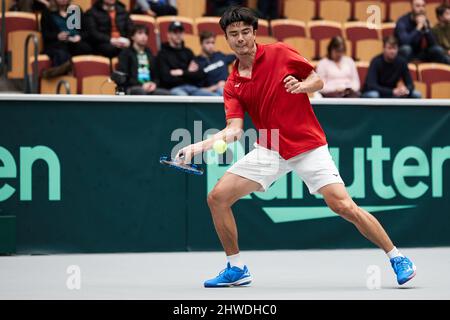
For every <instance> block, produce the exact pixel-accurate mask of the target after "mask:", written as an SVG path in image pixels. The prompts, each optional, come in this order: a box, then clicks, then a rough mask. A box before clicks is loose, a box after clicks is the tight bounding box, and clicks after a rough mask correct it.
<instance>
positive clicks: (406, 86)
mask: <svg viewBox="0 0 450 320" xmlns="http://www.w3.org/2000/svg"><path fill="white" fill-rule="evenodd" d="M400 80H403V84H401V85H399V81H400ZM362 96H363V98H420V92H418V91H416V90H414V83H413V80H412V78H411V75H410V73H409V70H408V63H407V62H406V60H405V59H404V58H403V57H401V56H399V55H398V41H397V39H396V38H395V37H394V36H388V37H386V38H385V39H384V40H383V53H382V54H380V55H378V56H376V57H375V58H373V59H372V61H371V62H370V66H369V71H368V72H367V77H366V82H365V84H364V89H363V95H362Z"/></svg>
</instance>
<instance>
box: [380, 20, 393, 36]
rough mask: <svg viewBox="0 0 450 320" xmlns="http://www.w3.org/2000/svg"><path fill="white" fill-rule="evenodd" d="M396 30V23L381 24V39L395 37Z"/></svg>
mask: <svg viewBox="0 0 450 320" xmlns="http://www.w3.org/2000/svg"><path fill="white" fill-rule="evenodd" d="M394 30H395V22H385V23H382V24H381V39H384V38H385V37H387V36H393V35H394Z"/></svg>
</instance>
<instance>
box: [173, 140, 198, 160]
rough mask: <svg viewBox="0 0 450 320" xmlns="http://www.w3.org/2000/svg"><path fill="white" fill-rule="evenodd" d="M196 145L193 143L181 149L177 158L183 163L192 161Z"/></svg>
mask: <svg viewBox="0 0 450 320" xmlns="http://www.w3.org/2000/svg"><path fill="white" fill-rule="evenodd" d="M194 148H195V146H194V145H193V144H191V145H188V146H187V147H184V148H183V149H180V150H179V151H178V152H177V155H176V156H175V160H177V161H180V162H183V163H191V160H192V158H193V157H194V156H195V150H194Z"/></svg>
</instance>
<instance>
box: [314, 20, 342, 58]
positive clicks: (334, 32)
mask: <svg viewBox="0 0 450 320" xmlns="http://www.w3.org/2000/svg"><path fill="white" fill-rule="evenodd" d="M307 30H308V31H307V34H309V35H310V38H311V39H313V40H314V41H315V42H316V44H315V56H316V58H317V59H318V58H319V57H320V41H321V40H324V39H330V38H332V37H334V36H343V32H342V27H341V24H340V23H338V22H335V21H324V20H320V21H310V22H308V23H307Z"/></svg>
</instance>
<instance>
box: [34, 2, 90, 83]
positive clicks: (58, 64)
mask: <svg viewBox="0 0 450 320" xmlns="http://www.w3.org/2000/svg"><path fill="white" fill-rule="evenodd" d="M70 1H71V0H50V8H49V9H45V10H44V11H43V12H42V17H41V31H42V38H43V40H44V41H43V42H44V53H45V54H47V55H48V56H49V57H50V60H51V61H52V68H50V69H47V70H44V71H43V73H42V76H43V77H44V78H52V77H56V76H60V75H64V74H66V73H68V72H69V71H70V70H71V68H72V63H71V57H72V56H77V55H81V54H90V53H92V49H91V46H90V45H89V44H88V43H87V41H86V39H87V33H86V28H85V16H84V15H83V12H82V10H81V8H80V7H78V6H76V5H72V4H70ZM69 6H71V7H78V10H79V12H80V26H79V29H76V28H77V26H76V25H71V20H73V18H74V17H73V15H74V14H77V12H78V11H75V12H73V11H72V10H71V12H73V13H72V14H71V15H69V14H68V8H69Z"/></svg>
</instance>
